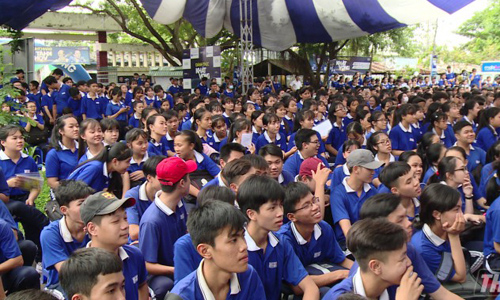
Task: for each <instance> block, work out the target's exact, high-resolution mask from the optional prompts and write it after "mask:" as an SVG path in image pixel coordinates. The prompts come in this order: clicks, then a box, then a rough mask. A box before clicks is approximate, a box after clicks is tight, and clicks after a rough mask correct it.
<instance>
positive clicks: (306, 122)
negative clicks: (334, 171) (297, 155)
mask: <svg viewBox="0 0 500 300" xmlns="http://www.w3.org/2000/svg"><path fill="white" fill-rule="evenodd" d="M313 127H314V112H313V111H311V110H305V111H304V110H301V111H299V112H298V113H297V114H296V116H295V120H294V126H293V130H294V132H293V133H292V134H291V135H289V136H288V146H287V151H290V150H292V148H293V147H295V135H296V134H297V132H298V131H299V130H300V129H303V128H305V129H313ZM316 135H317V136H318V139H319V141H320V146H319V149H318V154H319V155H324V154H323V153H324V152H325V143H324V142H323V140H322V138H321V136H320V135H319V133H318V132H316Z"/></svg>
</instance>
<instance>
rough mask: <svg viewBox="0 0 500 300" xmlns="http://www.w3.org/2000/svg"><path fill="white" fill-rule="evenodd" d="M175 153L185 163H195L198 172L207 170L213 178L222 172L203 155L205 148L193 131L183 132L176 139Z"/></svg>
mask: <svg viewBox="0 0 500 300" xmlns="http://www.w3.org/2000/svg"><path fill="white" fill-rule="evenodd" d="M174 148H175V153H176V154H177V156H178V157H180V158H182V159H183V160H185V161H188V160H192V161H195V162H196V164H197V166H198V168H197V170H206V171H207V172H208V173H209V174H210V175H211V176H212V177H215V176H217V174H219V172H220V168H219V166H217V164H216V163H215V162H214V161H213V160H212V159H211V158H210V157H208V155H206V154H205V153H203V146H202V143H201V139H200V138H199V137H198V135H197V134H196V133H195V132H194V131H191V130H183V131H181V132H180V133H179V134H178V135H177V136H176V137H175V139H174Z"/></svg>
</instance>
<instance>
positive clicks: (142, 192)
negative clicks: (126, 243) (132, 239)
mask: <svg viewBox="0 0 500 300" xmlns="http://www.w3.org/2000/svg"><path fill="white" fill-rule="evenodd" d="M123 198H134V199H135V200H136V201H135V204H134V205H133V206H131V207H128V208H127V209H126V211H127V219H128V223H129V224H135V225H139V224H140V222H141V218H142V216H143V215H144V212H146V210H147V209H148V207H149V206H150V205H151V203H153V200H151V199H149V198H148V195H147V194H146V182H145V183H143V184H141V185H138V186H136V187H133V188H131V189H130V190H128V191H127V192H126V193H125V196H124V197H123Z"/></svg>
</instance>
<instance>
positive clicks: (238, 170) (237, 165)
mask: <svg viewBox="0 0 500 300" xmlns="http://www.w3.org/2000/svg"><path fill="white" fill-rule="evenodd" d="M251 168H252V164H251V163H250V162H249V161H248V160H244V159H237V160H233V161H231V162H228V163H227V164H226V165H225V166H224V169H222V178H224V179H226V181H227V183H228V184H231V183H236V181H237V180H238V179H239V178H240V177H241V176H243V175H245V174H247V173H248V172H249V171H250V169H251Z"/></svg>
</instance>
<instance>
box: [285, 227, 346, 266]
mask: <svg viewBox="0 0 500 300" xmlns="http://www.w3.org/2000/svg"><path fill="white" fill-rule="evenodd" d="M279 233H282V234H283V235H284V237H285V238H286V240H287V241H288V242H289V243H290V245H291V246H292V248H293V250H294V251H295V254H296V255H297V257H298V258H299V260H300V261H301V262H302V265H304V266H308V265H310V264H316V263H334V264H340V263H342V262H343V261H344V260H345V255H344V252H343V251H342V249H340V246H339V244H338V243H337V241H336V240H335V234H334V233H333V229H332V227H331V226H330V225H329V224H328V223H326V222H325V221H321V222H319V223H318V224H316V225H314V231H313V235H312V236H311V240H310V241H309V242H308V241H307V240H305V239H304V238H303V237H302V235H300V233H299V232H298V231H297V228H296V227H295V224H294V223H293V222H288V223H286V224H284V225H283V226H281V228H280V230H279Z"/></svg>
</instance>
